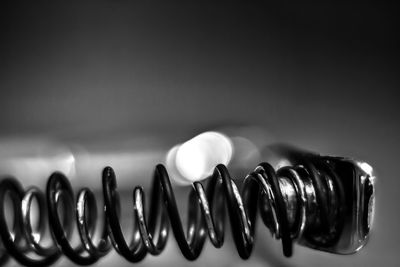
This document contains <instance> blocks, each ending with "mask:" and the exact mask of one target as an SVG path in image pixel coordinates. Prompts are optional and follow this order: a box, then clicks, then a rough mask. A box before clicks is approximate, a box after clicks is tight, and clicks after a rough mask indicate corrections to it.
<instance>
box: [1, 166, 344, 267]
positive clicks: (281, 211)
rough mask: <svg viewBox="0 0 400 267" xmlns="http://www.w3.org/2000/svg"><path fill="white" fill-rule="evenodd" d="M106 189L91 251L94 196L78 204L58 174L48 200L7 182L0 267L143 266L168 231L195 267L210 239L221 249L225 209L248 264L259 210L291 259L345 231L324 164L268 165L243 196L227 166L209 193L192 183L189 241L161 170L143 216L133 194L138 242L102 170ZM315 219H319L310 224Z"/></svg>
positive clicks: (82, 195)
mask: <svg viewBox="0 0 400 267" xmlns="http://www.w3.org/2000/svg"><path fill="white" fill-rule="evenodd" d="M283 176H284V177H287V178H288V179H289V180H290V181H292V183H293V185H294V188H295V189H296V203H297V206H296V210H295V212H294V213H293V211H291V212H292V215H293V214H294V215H295V220H294V223H293V222H292V223H289V219H288V216H289V214H288V212H289V211H288V210H287V205H288V203H287V202H285V200H284V196H283V192H282V190H281V186H280V181H279V179H280V177H283ZM299 177H300V178H301V179H300V180H299ZM321 177H322V178H321ZM307 179H308V180H307ZM299 181H300V183H302V182H303V183H309V186H311V187H312V188H313V189H314V191H315V194H314V197H315V201H314V202H315V203H314V204H316V207H313V206H312V204H313V203H311V204H310V203H309V202H310V199H305V198H306V197H307V196H306V195H305V193H304V188H302V187H304V184H303V185H301V184H299ZM102 185H103V188H102V189H103V196H104V216H103V217H104V225H103V229H102V236H101V239H100V241H99V242H98V243H97V244H93V240H92V236H93V233H94V232H95V227H96V225H97V223H96V221H97V204H96V198H95V195H94V193H93V192H92V191H91V190H89V189H88V188H83V189H80V191H79V192H78V195H77V197H76V198H75V196H74V192H73V190H72V187H71V184H70V182H69V181H68V179H67V178H66V177H65V176H64V175H63V174H62V173H60V172H55V173H53V174H52V175H51V176H50V178H49V179H48V182H47V188H46V192H45V193H43V192H42V191H41V190H40V189H38V188H36V187H30V188H29V189H27V190H24V189H23V187H22V185H21V184H20V183H19V182H18V181H17V180H16V179H15V178H12V177H6V178H4V179H2V180H1V181H0V203H1V204H0V235H1V243H2V244H0V245H1V246H0V253H1V254H0V260H1V262H2V263H4V262H6V261H7V259H8V258H9V257H10V256H11V257H13V258H14V259H15V260H16V261H17V262H18V263H20V264H23V265H29V266H43V265H51V264H53V263H54V262H56V261H57V260H58V259H59V258H60V257H61V256H62V255H65V256H66V257H68V258H69V259H70V260H71V261H72V262H74V263H76V264H80V265H90V264H93V263H95V262H96V261H98V260H99V259H100V258H101V257H103V256H105V255H106V254H107V253H108V252H109V251H110V250H111V248H112V247H113V248H114V249H115V250H116V251H117V252H118V253H119V254H120V255H122V256H123V257H124V258H125V259H126V260H128V261H129V262H139V261H141V260H143V258H144V257H145V256H146V254H147V253H150V254H152V255H158V254H160V253H161V252H162V251H163V249H164V247H165V245H166V243H167V241H168V235H169V229H170V227H171V228H172V231H173V234H174V237H175V239H176V241H177V243H178V246H179V248H180V250H181V252H182V254H183V256H184V257H185V258H186V259H188V260H191V261H192V260H195V259H197V258H198V256H199V255H200V253H201V251H202V248H203V247H204V243H205V241H206V238H207V235H208V236H209V239H210V241H211V243H212V244H213V245H214V246H215V247H221V246H222V245H223V243H224V228H225V227H224V225H225V207H227V211H228V215H229V220H230V224H231V228H232V234H233V238H234V242H235V244H236V247H237V251H238V254H239V255H240V257H242V258H243V259H247V258H248V257H250V255H251V252H252V249H253V246H254V232H255V225H256V219H257V214H258V212H257V211H258V210H259V213H260V215H261V218H262V220H263V221H264V223H265V225H266V226H267V227H268V228H270V229H271V231H272V232H273V233H274V234H275V235H276V237H278V238H280V239H281V240H282V246H283V253H284V255H285V256H291V255H292V243H293V240H295V239H299V238H301V237H302V236H303V235H304V236H307V238H308V239H309V240H312V241H313V242H325V243H326V242H334V240H335V236H337V233H338V232H339V231H340V230H341V206H342V204H343V189H342V188H341V184H340V181H339V179H337V177H336V175H335V173H334V171H333V170H332V169H331V168H330V167H329V164H327V163H326V162H325V161H323V160H318V161H316V160H304V162H303V163H302V164H299V165H297V166H294V167H284V168H281V169H279V170H278V171H275V170H274V169H273V167H272V166H271V165H270V164H268V163H261V164H260V165H259V166H258V167H257V168H256V169H255V171H254V172H252V173H250V174H249V175H248V176H247V177H246V178H245V180H244V181H243V184H242V185H241V193H240V194H239V190H238V188H237V186H236V185H235V183H234V182H233V180H232V179H231V177H230V174H229V172H228V170H227V168H226V167H225V166H224V165H218V166H216V168H215V169H214V172H213V174H212V176H211V177H210V179H208V180H207V182H205V188H206V189H204V187H203V184H202V183H200V182H195V183H193V187H192V190H191V192H190V194H189V205H188V212H189V214H188V226H187V229H186V234H185V231H184V228H183V226H182V221H181V218H180V215H179V212H178V208H177V203H176V200H175V196H174V192H173V189H172V186H171V183H170V179H169V177H168V173H167V171H166V169H165V167H164V166H163V165H157V166H156V168H155V172H154V180H153V185H152V188H151V194H150V205H149V208H148V211H146V210H145V203H144V202H145V199H144V193H143V189H142V188H141V187H136V188H135V189H134V191H133V208H134V213H135V222H136V227H134V228H133V231H134V234H133V237H134V238H133V239H132V241H131V242H130V243H128V242H127V241H126V240H125V237H124V234H123V231H122V229H121V225H120V200H119V195H118V192H117V191H116V189H117V181H116V177H115V174H114V171H113V169H112V168H111V167H106V168H105V169H104V170H103V173H102ZM7 196H8V197H9V198H10V199H11V200H12V201H11V203H12V206H13V208H12V210H13V214H7V212H6V211H7V210H6V208H5V205H4V203H5V201H6V197H7ZM34 198H36V200H37V203H38V207H39V211H40V220H39V224H38V229H36V231H34V230H33V229H32V225H31V221H30V208H31V204H32V200H33V199H34ZM313 209H314V210H313ZM147 212H148V214H146V213H147ZM271 215H273V216H272V218H271ZM10 216H12V217H13V218H14V219H13V221H14V223H13V225H12V226H11V227H10V222H7V217H10ZM74 217H75V219H74ZM310 218H313V221H312V222H310V221H309V220H311V219H310ZM74 221H76V225H75V224H74ZM76 226H77V228H78V231H79V236H80V243H81V245H79V246H77V247H72V245H71V241H70V239H71V236H72V233H73V229H74V227H76ZM274 227H275V228H274ZM46 228H48V229H47V231H50V233H51V239H52V240H53V241H52V242H53V244H51V245H49V246H47V247H44V246H43V245H42V244H41V242H40V237H41V236H42V235H44V233H45V230H46ZM35 233H36V236H35ZM316 233H318V234H316ZM321 233H323V234H321ZM38 235H39V236H38Z"/></svg>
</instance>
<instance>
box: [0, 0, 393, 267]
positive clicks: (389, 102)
mask: <svg viewBox="0 0 400 267" xmlns="http://www.w3.org/2000/svg"><path fill="white" fill-rule="evenodd" d="M398 11H399V10H398V8H397V7H395V6H390V5H386V4H383V3H380V4H375V5H369V4H359V5H355V4H354V5H351V4H334V5H331V4H324V3H317V4H313V5H304V4H298V3H290V2H288V1H279V2H275V1H273V2H267V1H252V2H251V3H247V2H244V1H224V2H222V1H217V2H216V1H201V2H195V1H146V2H141V3H139V2H137V1H93V2H90V1H85V2H83V1H76V2H73V1H72V2H71V1H68V2H65V1H51V2H42V1H30V2H28V1H27V2H19V1H10V2H4V1H3V2H2V3H1V7H0V107H1V108H0V125H1V127H0V159H1V161H2V163H0V167H1V170H0V172H1V173H2V174H5V173H10V172H11V173H12V174H14V175H17V176H18V177H19V178H20V179H21V180H22V181H24V185H26V186H27V185H30V184H32V183H35V184H42V183H43V185H44V183H45V181H46V178H47V176H48V175H49V174H50V173H51V171H53V170H54V169H61V170H63V171H64V172H66V173H69V174H70V175H71V180H72V182H73V183H74V185H81V184H82V185H83V184H86V183H89V181H95V182H93V183H92V184H93V185H98V186H99V187H100V179H99V177H100V176H99V175H100V172H101V169H102V167H104V164H107V165H108V164H109V165H115V166H116V169H117V170H119V171H120V173H122V178H121V179H122V180H124V179H125V180H124V181H125V184H126V185H128V186H129V188H132V189H133V187H134V186H135V185H137V184H142V183H143V182H146V181H147V180H146V179H147V178H146V177H145V176H142V174H144V175H147V176H149V177H150V175H151V172H152V169H153V166H154V165H155V164H156V163H158V162H159V161H162V160H163V159H164V157H165V153H166V152H167V151H168V149H169V148H171V147H172V146H174V145H175V144H177V143H180V142H182V141H185V140H187V139H188V138H191V137H192V136H194V135H195V134H197V133H200V132H202V131H204V130H209V129H215V128H220V127H227V126H243V125H246V126H254V125H255V126H258V127H261V128H262V129H264V130H265V132H266V133H268V134H266V135H265V139H266V142H269V141H271V140H274V141H275V140H276V141H280V142H288V143H292V144H294V145H297V146H300V147H304V148H306V149H309V150H314V151H317V152H320V153H323V154H334V155H343V156H351V157H355V158H359V159H362V160H365V161H366V162H368V163H370V164H371V165H372V166H373V167H374V169H375V171H376V172H377V174H378V185H377V187H378V189H377V190H378V192H377V201H376V203H377V207H376V213H375V224H374V229H373V233H372V236H371V239H370V242H369V243H368V245H367V246H366V247H365V248H364V249H362V250H361V251H360V252H359V253H357V254H355V255H351V256H337V255H332V254H327V253H321V252H317V251H312V250H310V249H306V248H301V247H299V246H296V248H295V254H294V256H293V257H292V258H290V259H285V258H284V257H283V255H282V253H281V249H280V244H279V243H278V242H276V241H275V240H273V239H272V238H271V237H270V235H269V233H267V231H265V228H264V227H263V226H261V225H260V227H259V228H260V234H259V235H258V241H257V245H256V249H255V251H254V255H253V256H252V258H251V259H250V260H249V261H247V262H244V261H242V260H240V259H239V256H238V255H237V252H236V251H235V248H234V247H233V245H232V244H230V243H229V242H230V241H231V240H230V239H231V238H230V237H228V241H227V242H228V244H226V245H225V246H224V247H223V248H222V249H220V250H217V249H214V248H213V247H212V246H211V245H210V244H208V245H207V246H206V248H205V251H204V252H203V254H202V256H201V257H200V259H199V260H197V261H195V262H192V263H189V262H187V261H186V260H184V259H183V256H182V255H181V254H180V252H179V251H178V249H177V247H176V244H175V243H174V242H175V241H174V239H173V238H170V242H169V243H168V247H167V249H166V251H165V252H164V253H163V254H162V255H160V256H158V257H152V256H148V257H147V258H146V260H145V261H143V262H142V263H140V264H138V265H140V266H153V265H154V266H160V265H163V266H177V265H184V266H204V265H210V266H212V265H215V264H216V263H218V265H221V266H235V264H236V265H244V264H248V266H318V265H321V264H324V266H338V265H341V266H377V265H378V264H381V263H383V262H385V265H386V266H395V265H397V264H398V260H399V256H398V251H399V249H400V242H399V240H400V233H399V231H398V225H399V219H400V214H399V212H400V211H399V208H398V206H397V205H396V204H397V203H398V199H397V196H398V195H399V192H400V191H399V188H400V180H399V178H398V177H399V170H398V169H397V165H398V152H399V149H400V147H399V134H400V125H399V119H400V108H399V104H398V103H399V94H398V89H399V78H398V71H399V64H398V59H399V58H398V45H399V26H398V25H400V24H399V19H398V16H397V14H398ZM271 136H273V137H271ZM32 158H33V159H35V160H33V161H32V160H31V159H32ZM27 159H28V160H27ZM21 166H22V167H21ZM253 167H254V166H249V168H253ZM71 168H73V169H71ZM135 171H136V172H137V173H135ZM130 172H132V173H133V174H140V175H136V176H135V175H132V177H137V178H129V177H130ZM30 175H37V177H38V178H35V179H33V180H32V178H31V176H30ZM124 176H126V178H123V177H124ZM40 177H41V178H40ZM129 179H130V180H129ZM228 236H230V234H228ZM110 263H113V264H117V265H124V264H126V265H128V264H127V263H126V262H125V261H124V260H123V259H122V258H121V257H119V256H115V255H114V253H112V254H110V255H109V256H107V257H106V258H105V259H103V260H101V261H100V263H99V264H97V265H98V266H101V265H102V264H104V266H106V265H107V264H110ZM59 264H60V265H63V264H65V265H69V264H70V262H69V261H68V260H66V259H63V260H61V261H60V263H59Z"/></svg>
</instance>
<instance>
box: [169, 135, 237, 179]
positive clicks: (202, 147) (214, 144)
mask: <svg viewBox="0 0 400 267" xmlns="http://www.w3.org/2000/svg"><path fill="white" fill-rule="evenodd" d="M232 156H233V144H232V141H231V140H230V138H229V137H227V136H225V135H224V134H221V133H219V132H204V133H202V134H199V135H197V136H195V137H194V138H192V139H190V140H189V141H187V142H185V143H183V144H182V145H178V146H175V147H173V148H172V149H171V150H170V151H169V152H168V155H167V165H168V166H169V167H170V168H171V169H172V171H173V172H175V173H177V174H178V175H177V176H175V177H171V178H172V179H174V181H175V182H177V183H180V184H190V183H192V182H195V181H199V180H202V179H204V178H207V177H208V176H209V175H211V174H212V171H213V170H214V167H215V166H216V165H218V164H225V165H227V164H229V162H230V160H231V159H232Z"/></svg>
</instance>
